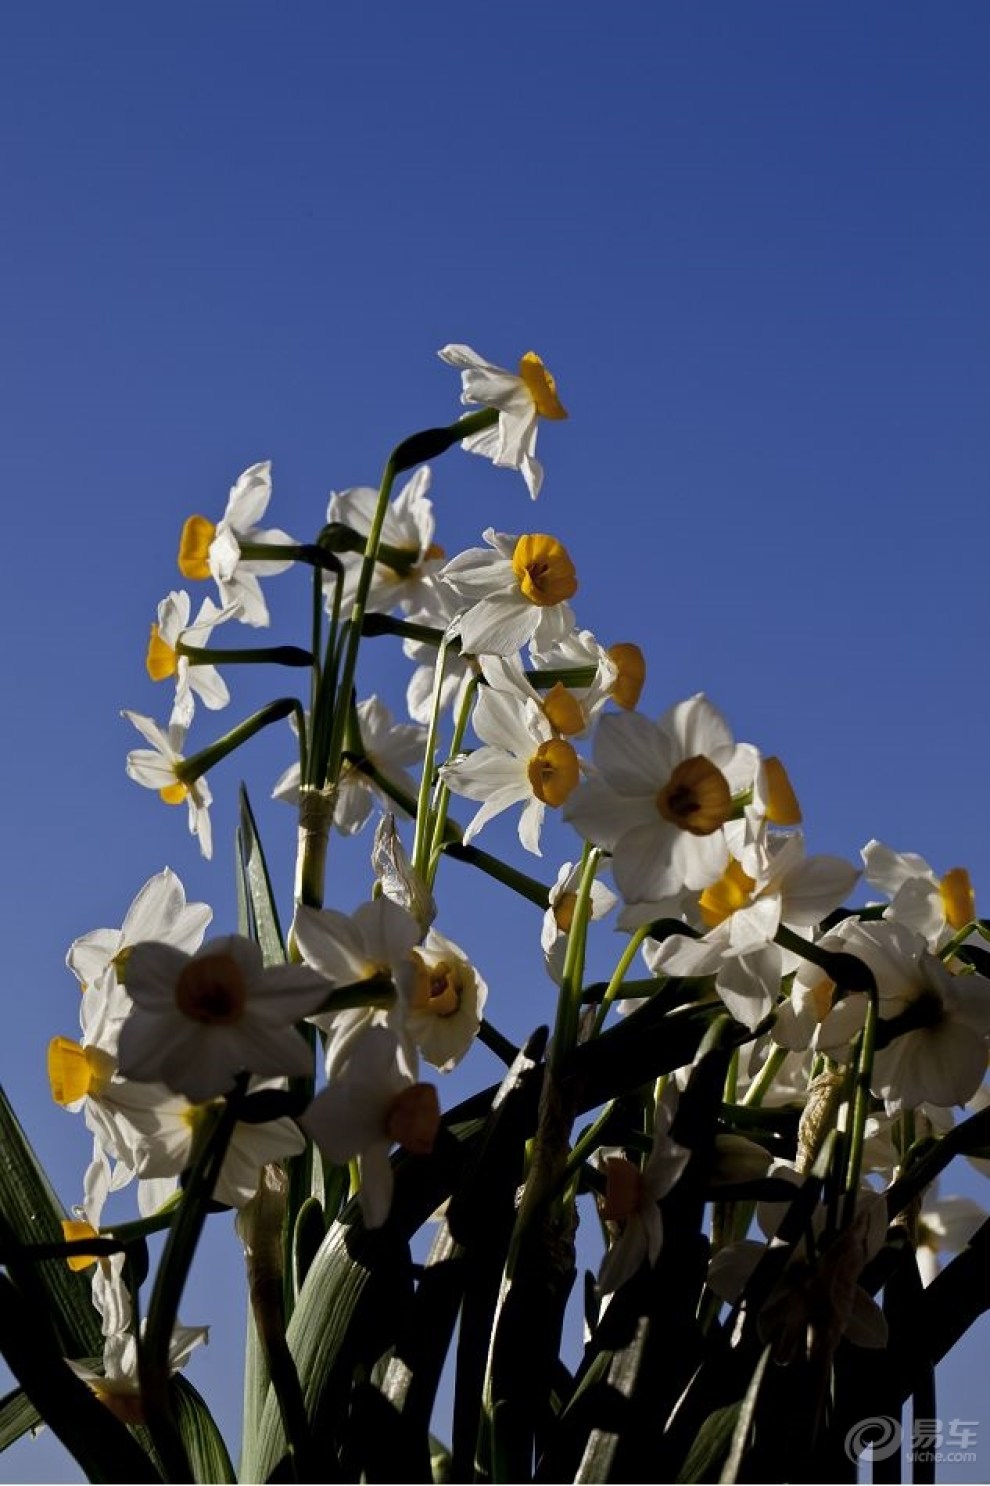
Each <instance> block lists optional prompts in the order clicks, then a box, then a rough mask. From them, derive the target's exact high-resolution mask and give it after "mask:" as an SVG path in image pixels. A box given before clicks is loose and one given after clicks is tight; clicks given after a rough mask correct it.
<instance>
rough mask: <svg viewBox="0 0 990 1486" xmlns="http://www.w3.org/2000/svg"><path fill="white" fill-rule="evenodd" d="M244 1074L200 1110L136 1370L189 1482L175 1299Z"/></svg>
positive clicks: (151, 1417)
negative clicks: (174, 1359) (178, 1419)
mask: <svg viewBox="0 0 990 1486" xmlns="http://www.w3.org/2000/svg"><path fill="white" fill-rule="evenodd" d="M244 1083H246V1075H245V1076H242V1078H241V1079H240V1080H239V1081H238V1085H239V1086H238V1090H237V1092H236V1093H235V1094H234V1095H233V1096H231V1097H230V1098H228V1099H227V1100H226V1101H225V1102H224V1104H223V1106H222V1107H221V1108H215V1107H211V1108H208V1109H206V1110H204V1112H203V1115H202V1124H201V1127H200V1131H199V1139H198V1144H199V1151H198V1154H197V1155H196V1157H195V1158H194V1161H193V1165H192V1169H191V1171H190V1174H189V1181H188V1184H187V1186H186V1189H185V1191H184V1193H183V1195H182V1200H181V1202H180V1203H179V1206H178V1208H177V1209H176V1212H175V1215H174V1220H173V1222H172V1225H171V1227H170V1229H169V1233H168V1237H167V1238H166V1240H165V1248H164V1250H163V1252H162V1257H161V1263H160V1264H159V1267H158V1273H157V1275H156V1276H155V1283H154V1288H153V1289H152V1292H151V1302H150V1304H149V1306H148V1321H147V1326H146V1330H145V1334H144V1337H143V1338H142V1340H141V1342H140V1343H139V1346H138V1375H139V1377H140V1380H141V1396H142V1400H143V1402H144V1406H145V1412H146V1416H147V1420H148V1427H149V1428H150V1430H151V1433H152V1437H153V1438H154V1441H155V1445H156V1448H157V1449H158V1450H159V1453H160V1454H161V1455H162V1459H163V1462H164V1464H165V1467H166V1470H167V1471H168V1474H169V1475H170V1476H171V1477H172V1479H174V1480H178V1481H191V1480H192V1478H193V1477H192V1471H191V1468H190V1465H189V1461H188V1457H187V1456H186V1450H185V1446H184V1444H183V1443H182V1439H181V1436H180V1435H179V1433H178V1430H177V1429H176V1427H175V1423H174V1420H173V1418H172V1415H171V1409H170V1404H169V1397H168V1378H169V1365H168V1359H169V1347H170V1344H171V1341H172V1333H173V1331H174V1329H175V1323H176V1318H177V1316H178V1313H179V1302H180V1300H181V1298H182V1291H183V1289H184V1288H185V1283H186V1277H187V1276H188V1273H189V1267H190V1265H191V1264H192V1260H193V1255H194V1254H195V1251H196V1246H197V1244H198V1243H199V1238H200V1234H201V1233H202V1231H203V1226H204V1224H205V1222H206V1215H207V1211H208V1208H209V1203H210V1199H211V1197H212V1195H213V1188H214V1186H215V1185H216V1180H217V1177H218V1176H219V1174H220V1168H221V1166H222V1165H223V1161H224V1157H225V1155H226V1153H227V1146H228V1145H229V1143H230V1138H231V1136H232V1134H233V1132H234V1125H235V1124H236V1122H237V1105H238V1103H239V1096H240V1092H241V1086H242V1085H243V1084H244Z"/></svg>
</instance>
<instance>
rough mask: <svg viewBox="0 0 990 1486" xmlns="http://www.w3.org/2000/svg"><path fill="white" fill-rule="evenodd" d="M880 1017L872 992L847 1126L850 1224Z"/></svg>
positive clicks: (846, 1185) (845, 1210) (847, 1212)
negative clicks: (850, 1116) (849, 1119)
mask: <svg viewBox="0 0 990 1486" xmlns="http://www.w3.org/2000/svg"><path fill="white" fill-rule="evenodd" d="M879 1016H880V1006H879V997H878V996H877V993H876V991H874V992H873V994H872V995H871V996H870V997H869V1000H868V1002H867V1007H866V1022H865V1024H864V1026H863V1036H862V1040H861V1042H860V1048H859V1059H858V1062H857V1065H856V1083H855V1088H854V1092H853V1101H852V1119H851V1121H850V1127H849V1150H848V1156H847V1161H846V1171H845V1182H844V1184H843V1186H844V1191H845V1200H844V1203H843V1219H844V1221H845V1222H846V1223H851V1222H852V1219H853V1215H854V1213H855V1209H856V1198H857V1196H858V1193H859V1178H860V1173H861V1172H862V1169H863V1145H864V1142H865V1140H866V1118H867V1115H868V1114H869V1112H870V1085H871V1083H872V1082H873V1058H874V1054H875V1052H876V1043H877V1022H878V1021H879Z"/></svg>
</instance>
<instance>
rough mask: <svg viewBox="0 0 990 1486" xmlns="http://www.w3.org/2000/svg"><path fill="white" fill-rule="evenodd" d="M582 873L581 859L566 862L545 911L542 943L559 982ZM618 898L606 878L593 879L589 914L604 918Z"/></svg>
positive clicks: (548, 965)
mask: <svg viewBox="0 0 990 1486" xmlns="http://www.w3.org/2000/svg"><path fill="white" fill-rule="evenodd" d="M582 875H583V873H582V868H581V864H580V862H565V863H564V865H563V866H562V867H561V869H560V871H559V872H558V873H557V880H556V882H555V883H554V885H553V887H552V888H551V889H550V906H549V908H548V909H547V911H546V913H545V914H544V915H543V928H542V929H541V931H540V947H541V948H542V950H543V958H544V960H545V961H546V966H547V971H548V973H549V975H550V977H551V979H552V980H555V981H556V982H557V984H558V985H559V984H560V981H561V977H562V976H563V973H564V960H565V958H566V955H567V936H568V935H569V934H570V932H571V924H572V923H573V921H574V908H575V906H576V904H577V895H578V888H579V887H580V886H581V877H582ZM617 902H618V899H617V898H616V896H615V894H614V893H613V892H611V891H610V890H609V889H608V888H607V887H606V886H605V884H604V883H603V882H597V881H595V882H593V883H592V884H591V893H590V895H589V899H588V910H589V911H588V916H589V918H591V919H601V918H604V917H605V915H606V914H608V913H611V911H612V909H613V908H614V907H615V905H616V903H617Z"/></svg>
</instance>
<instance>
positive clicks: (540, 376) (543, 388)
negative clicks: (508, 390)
mask: <svg viewBox="0 0 990 1486" xmlns="http://www.w3.org/2000/svg"><path fill="white" fill-rule="evenodd" d="M519 375H520V377H521V378H522V381H523V382H524V383H525V386H526V391H527V392H528V393H529V395H530V397H531V398H532V399H533V405H534V407H535V408H536V411H537V412H538V413H539V415H540V417H541V418H555V419H559V418H566V417H567V409H566V408H565V407H564V405H563V403H562V402H561V400H560V398H559V397H558V396H557V383H556V382H555V381H554V379H553V377H552V376H551V375H550V373H549V372H548V371H547V369H546V367H545V366H544V365H543V362H542V361H541V360H540V358H539V356H537V354H536V352H535V351H527V352H526V354H525V356H523V357H521V359H520V361H519Z"/></svg>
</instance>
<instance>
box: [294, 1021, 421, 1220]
mask: <svg viewBox="0 0 990 1486" xmlns="http://www.w3.org/2000/svg"><path fill="white" fill-rule="evenodd" d="M299 1123H300V1125H301V1126H302V1128H303V1129H304V1130H305V1131H306V1133H307V1135H310V1136H312V1138H313V1140H315V1141H316V1144H317V1145H318V1146H319V1147H320V1150H321V1151H322V1152H323V1153H324V1155H326V1156H328V1157H329V1159H330V1160H331V1161H333V1162H335V1163H336V1164H338V1165H344V1164H346V1162H348V1161H352V1160H354V1158H355V1157H356V1158H357V1161H358V1166H359V1168H360V1173H361V1190H360V1201H361V1211H362V1213H363V1214H364V1221H365V1224H366V1226H367V1227H368V1228H380V1227H381V1225H382V1224H383V1223H384V1222H385V1220H386V1218H387V1217H388V1213H389V1208H390V1207H391V1205H392V1185H393V1183H392V1165H391V1162H390V1160H389V1151H390V1149H391V1147H392V1146H393V1145H395V1144H398V1145H401V1146H403V1147H404V1149H406V1150H408V1151H410V1152H411V1153H412V1154H414V1155H427V1154H428V1153H429V1152H430V1151H431V1150H432V1149H433V1142H434V1140H435V1139H436V1134H437V1130H438V1129H439V1127H440V1107H439V1104H438V1102H437V1093H436V1089H435V1088H434V1087H433V1085H432V1084H421V1083H417V1082H416V1075H415V1066H414V1065H413V1064H410V1061H409V1057H408V1053H407V1051H406V1049H404V1048H403V1046H402V1044H401V1043H400V1042H399V1039H398V1038H397V1037H396V1036H395V1034H394V1033H393V1032H391V1031H390V1030H389V1029H388V1028H387V1027H381V1026H372V1027H366V1028H365V1029H364V1030H363V1032H362V1034H361V1036H360V1037H359V1038H357V1039H356V1040H355V1041H354V1043H353V1044H352V1045H351V1048H350V1051H349V1055H348V1057H347V1059H346V1060H345V1061H344V1062H343V1063H342V1064H340V1065H339V1066H338V1067H337V1068H336V1069H335V1070H334V1074H333V1077H332V1079H331V1081H330V1083H329V1084H328V1085H327V1087H326V1088H325V1089H324V1090H323V1092H322V1093H321V1094H318V1095H317V1097H316V1098H315V1099H314V1100H313V1103H312V1104H311V1105H310V1106H309V1108H308V1109H307V1110H306V1112H305V1113H304V1114H303V1115H301V1116H300V1119H299Z"/></svg>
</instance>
